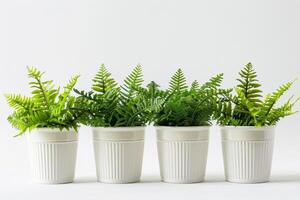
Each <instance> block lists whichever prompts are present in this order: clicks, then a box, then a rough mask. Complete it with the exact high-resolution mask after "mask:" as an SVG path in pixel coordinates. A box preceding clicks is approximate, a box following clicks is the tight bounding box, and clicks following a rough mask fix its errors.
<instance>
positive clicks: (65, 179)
mask: <svg viewBox="0 0 300 200" xmlns="http://www.w3.org/2000/svg"><path fill="white" fill-rule="evenodd" d="M27 137H28V150H29V157H30V163H31V174H32V180H33V182H36V183H44V184H61V183H71V182H73V180H74V174H75V165H76V156H77V141H78V134H77V133H76V132H75V131H74V130H70V131H67V130H63V131H60V130H59V129H48V128H39V129H36V130H34V131H32V132H31V133H29V134H27Z"/></svg>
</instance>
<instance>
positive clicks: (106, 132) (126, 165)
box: [93, 127, 145, 183]
mask: <svg viewBox="0 0 300 200" xmlns="http://www.w3.org/2000/svg"><path fill="white" fill-rule="evenodd" d="M144 132H145V128H144V127H116V128H93V138H94V153H95V162H96V171H97V180H98V181H99V182H103V183H135V182H139V181H140V177H141V172H142V163H143V153H144Z"/></svg>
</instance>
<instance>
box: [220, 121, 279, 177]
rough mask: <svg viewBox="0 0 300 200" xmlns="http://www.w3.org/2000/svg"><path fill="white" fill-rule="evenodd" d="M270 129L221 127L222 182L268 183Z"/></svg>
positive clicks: (270, 160)
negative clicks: (223, 173) (223, 171)
mask: <svg viewBox="0 0 300 200" xmlns="http://www.w3.org/2000/svg"><path fill="white" fill-rule="evenodd" d="M274 130H275V128H274V127H251V126H244V127H243V126H240V127H229V126H228V127H221V134H222V148H223V161H224V170H225V177H226V180H227V181H229V182H234V183H263V182H268V181H269V179H270V174H271V165H272V156H273V144H274V132H275V131H274Z"/></svg>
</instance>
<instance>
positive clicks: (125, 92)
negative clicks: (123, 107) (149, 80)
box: [121, 65, 143, 102]
mask: <svg viewBox="0 0 300 200" xmlns="http://www.w3.org/2000/svg"><path fill="white" fill-rule="evenodd" d="M142 83H143V73H142V66H141V65H137V66H136V67H135V68H134V69H133V71H132V72H131V73H130V74H129V75H128V76H127V77H126V79H125V80H124V84H123V85H122V86H121V88H122V90H121V96H122V101H125V102H126V101H128V100H130V99H131V98H132V96H133V95H134V94H135V93H136V91H137V90H138V89H139V88H140V87H141V86H142Z"/></svg>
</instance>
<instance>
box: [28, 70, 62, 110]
mask: <svg viewBox="0 0 300 200" xmlns="http://www.w3.org/2000/svg"><path fill="white" fill-rule="evenodd" d="M27 69H28V76H29V77H30V78H32V79H34V81H32V82H30V83H29V85H30V88H32V89H33V91H32V92H31V93H32V95H33V96H32V98H33V99H34V101H35V102H36V104H38V106H39V107H45V108H47V109H48V110H49V111H50V109H51V108H50V105H51V104H53V103H54V102H55V99H56V97H57V96H58V94H59V90H57V89H54V85H53V81H52V80H50V81H42V76H43V74H44V73H42V72H41V71H39V70H38V69H36V68H34V67H28V68H27Z"/></svg>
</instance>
